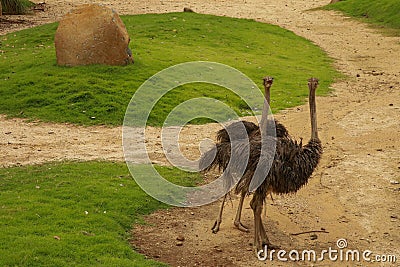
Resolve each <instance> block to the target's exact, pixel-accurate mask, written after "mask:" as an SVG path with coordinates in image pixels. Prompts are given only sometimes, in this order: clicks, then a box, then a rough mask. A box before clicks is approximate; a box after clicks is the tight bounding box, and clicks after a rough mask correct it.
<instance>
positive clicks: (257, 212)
mask: <svg viewBox="0 0 400 267" xmlns="http://www.w3.org/2000/svg"><path fill="white" fill-rule="evenodd" d="M250 206H251V208H252V209H253V214H254V246H255V247H256V249H257V251H259V250H260V249H264V248H263V245H270V242H269V239H268V237H267V234H266V232H265V229H264V226H263V223H262V219H261V213H262V210H263V199H262V197H261V196H260V195H258V194H257V193H256V194H254V196H253V199H252V200H251V202H250Z"/></svg>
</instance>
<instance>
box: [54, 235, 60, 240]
mask: <svg viewBox="0 0 400 267" xmlns="http://www.w3.org/2000/svg"><path fill="white" fill-rule="evenodd" d="M53 237H54V239H55V240H61V237H59V236H58V235H55V236H53Z"/></svg>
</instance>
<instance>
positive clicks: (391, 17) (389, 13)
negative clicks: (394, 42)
mask: <svg viewBox="0 0 400 267" xmlns="http://www.w3.org/2000/svg"><path fill="white" fill-rule="evenodd" d="M326 9H331V10H332V9H334V10H339V11H342V12H343V13H345V14H346V15H349V16H353V17H357V18H362V19H363V20H366V21H368V22H372V23H374V24H376V25H379V26H384V27H389V28H394V29H397V30H398V31H397V33H398V34H400V2H399V1H397V0H380V1H374V0H345V1H341V2H338V3H335V4H331V5H328V6H326Z"/></svg>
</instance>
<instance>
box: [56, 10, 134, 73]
mask: <svg viewBox="0 0 400 267" xmlns="http://www.w3.org/2000/svg"><path fill="white" fill-rule="evenodd" d="M129 41H130V39H129V35H128V32H127V30H126V28H125V25H124V23H123V22H122V20H121V18H120V17H119V16H118V14H117V13H116V12H115V11H114V10H112V9H110V8H108V7H105V6H103V5H95V4H93V5H92V4H90V5H81V6H79V7H78V8H77V9H75V10H73V11H71V12H69V13H68V14H66V15H65V16H64V17H63V18H62V19H61V21H60V24H59V26H58V28H57V31H56V35H55V40H54V42H55V46H56V55H57V64H59V65H65V66H77V65H90V64H106V65H127V64H129V63H132V62H133V58H132V52H131V50H130V49H129Z"/></svg>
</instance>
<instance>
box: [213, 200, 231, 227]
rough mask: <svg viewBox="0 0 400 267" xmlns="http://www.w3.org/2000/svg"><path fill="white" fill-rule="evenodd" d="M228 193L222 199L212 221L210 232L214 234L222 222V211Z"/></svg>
mask: <svg viewBox="0 0 400 267" xmlns="http://www.w3.org/2000/svg"><path fill="white" fill-rule="evenodd" d="M227 196H228V194H225V196H224V198H223V199H222V204H221V208H220V209H219V213H218V217H217V219H216V220H215V222H214V225H213V227H212V228H211V230H212V232H213V233H214V234H216V233H217V232H218V231H219V225H220V224H221V222H222V212H223V211H224V205H225V200H226V197H227Z"/></svg>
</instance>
